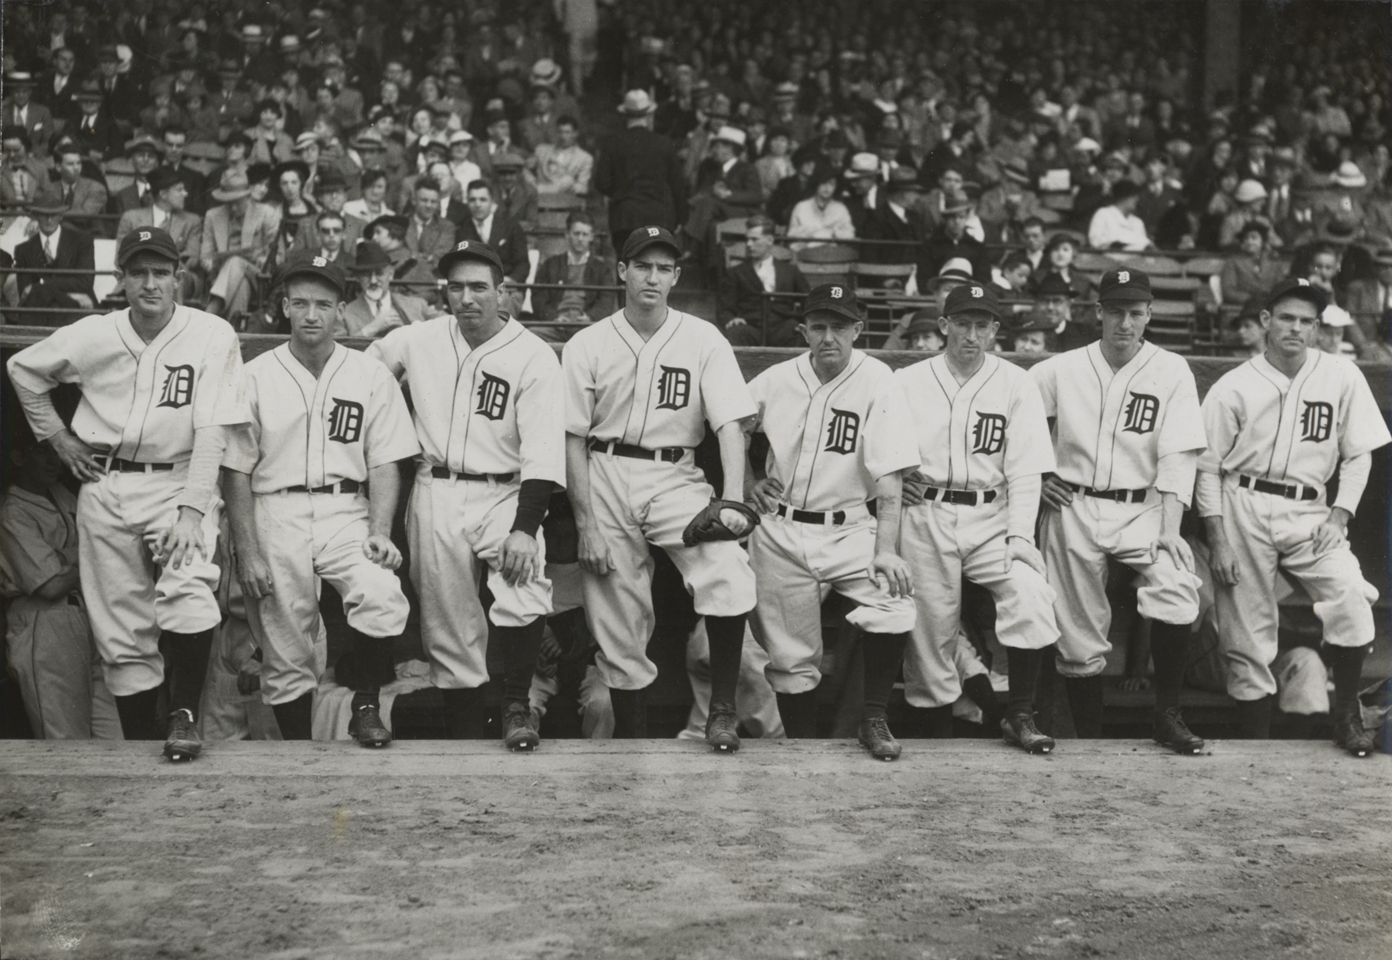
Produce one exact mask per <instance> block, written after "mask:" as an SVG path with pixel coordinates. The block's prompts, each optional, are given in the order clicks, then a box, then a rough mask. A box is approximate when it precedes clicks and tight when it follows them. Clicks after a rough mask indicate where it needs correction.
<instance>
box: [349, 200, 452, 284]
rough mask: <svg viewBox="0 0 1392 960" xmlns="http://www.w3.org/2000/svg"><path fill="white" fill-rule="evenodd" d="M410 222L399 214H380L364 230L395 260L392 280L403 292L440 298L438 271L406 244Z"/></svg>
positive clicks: (360, 250) (359, 248)
mask: <svg viewBox="0 0 1392 960" xmlns="http://www.w3.org/2000/svg"><path fill="white" fill-rule="evenodd" d="M409 226H410V223H409V221H408V220H407V218H406V217H403V216H401V215H400V214H391V215H390V216H385V217H378V218H377V219H376V220H373V221H372V222H371V223H369V224H368V225H367V227H366V229H364V230H363V236H364V237H365V238H367V239H368V240H369V241H371V242H372V243H375V244H376V245H377V246H379V247H381V248H382V250H383V251H384V252H385V253H386V255H387V258H388V259H389V260H391V262H392V264H393V273H392V280H393V281H395V282H396V283H397V284H399V285H400V286H399V287H398V289H400V290H401V291H403V292H409V293H411V294H412V295H413V296H416V297H419V298H421V299H422V300H425V301H426V302H427V303H430V304H435V303H438V302H439V296H440V293H439V283H438V282H437V278H436V276H435V271H433V270H431V269H430V268H429V267H428V266H426V265H425V264H424V263H422V262H421V260H420V258H419V257H417V256H416V255H415V254H413V253H412V252H411V248H410V247H408V246H406V230H407V228H408V227H409ZM362 248H363V245H362V244H358V255H359V256H361V254H362Z"/></svg>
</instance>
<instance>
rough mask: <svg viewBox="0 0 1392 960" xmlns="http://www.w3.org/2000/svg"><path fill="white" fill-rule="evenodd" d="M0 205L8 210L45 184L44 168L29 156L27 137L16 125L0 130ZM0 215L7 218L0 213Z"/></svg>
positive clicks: (34, 158)
mask: <svg viewBox="0 0 1392 960" xmlns="http://www.w3.org/2000/svg"><path fill="white" fill-rule="evenodd" d="M0 151H3V154H0V205H3V206H4V207H6V208H9V210H10V211H11V213H12V211H13V209H14V208H18V207H22V206H25V205H27V204H28V203H29V202H30V201H32V200H33V199H34V198H35V197H36V196H37V195H38V193H39V191H40V190H41V189H42V188H44V187H45V186H46V185H47V184H48V169H47V168H46V167H45V166H44V164H43V162H42V161H40V160H39V159H38V158H37V157H32V156H30V154H29V135H28V134H27V133H25V132H24V128H23V127H20V126H18V125H13V126H6V127H5V128H4V129H3V130H0ZM0 215H7V214H5V213H4V212H0Z"/></svg>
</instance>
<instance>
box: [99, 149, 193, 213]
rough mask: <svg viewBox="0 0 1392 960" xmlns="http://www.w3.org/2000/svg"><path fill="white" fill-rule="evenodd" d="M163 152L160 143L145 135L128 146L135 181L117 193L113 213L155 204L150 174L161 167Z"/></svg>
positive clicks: (127, 154) (127, 153)
mask: <svg viewBox="0 0 1392 960" xmlns="http://www.w3.org/2000/svg"><path fill="white" fill-rule="evenodd" d="M163 152H164V151H163V150H162V149H161V147H160V144H159V141H157V140H155V139H154V138H153V137H148V136H145V135H144V134H141V135H140V136H138V137H136V138H135V139H134V140H132V141H130V142H129V143H127V144H126V156H127V157H129V158H130V162H131V169H133V170H134V171H135V179H134V180H133V181H132V182H131V183H129V184H128V185H126V186H124V187H122V188H121V189H120V190H117V191H116V196H115V197H113V198H112V204H111V205H112V206H113V207H114V208H115V209H113V210H112V212H113V213H119V214H124V213H125V212H126V211H127V210H136V209H139V208H140V207H148V206H149V205H150V204H152V203H154V202H155V196H154V194H153V193H152V192H151V190H150V174H152V173H154V172H155V170H156V168H158V167H159V165H160V154H161V153H163ZM185 183H187V181H185Z"/></svg>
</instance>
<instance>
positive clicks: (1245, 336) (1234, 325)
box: [1228, 304, 1266, 360]
mask: <svg viewBox="0 0 1392 960" xmlns="http://www.w3.org/2000/svg"><path fill="white" fill-rule="evenodd" d="M1260 314H1261V311H1260V309H1257V305H1256V304H1250V308H1249V309H1245V310H1242V311H1240V312H1239V313H1238V314H1237V315H1236V316H1235V317H1233V318H1232V320H1230V321H1229V322H1228V326H1229V329H1231V330H1232V331H1233V335H1234V336H1235V337H1236V338H1237V348H1236V349H1235V350H1234V351H1233V353H1234V355H1235V356H1238V357H1241V358H1242V359H1244V360H1250V359H1251V358H1252V357H1260V356H1261V355H1262V354H1263V353H1265V352H1266V328H1265V327H1263V326H1262V324H1261V315H1260Z"/></svg>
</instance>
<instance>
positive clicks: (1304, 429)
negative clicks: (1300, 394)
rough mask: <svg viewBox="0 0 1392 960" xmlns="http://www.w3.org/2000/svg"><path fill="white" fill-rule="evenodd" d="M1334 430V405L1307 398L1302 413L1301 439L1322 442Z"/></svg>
mask: <svg viewBox="0 0 1392 960" xmlns="http://www.w3.org/2000/svg"><path fill="white" fill-rule="evenodd" d="M1333 430H1334V407H1333V406H1332V405H1331V404H1328V403H1325V402H1324V401H1323V400H1306V401H1305V409H1304V410H1302V411H1301V413H1300V439H1301V440H1309V441H1310V442H1312V443H1322V442H1323V441H1325V440H1328V439H1329V434H1330V433H1331V432H1333Z"/></svg>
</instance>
